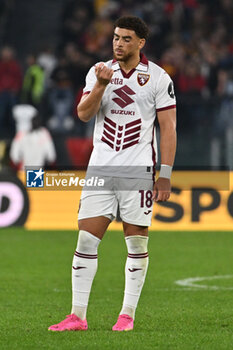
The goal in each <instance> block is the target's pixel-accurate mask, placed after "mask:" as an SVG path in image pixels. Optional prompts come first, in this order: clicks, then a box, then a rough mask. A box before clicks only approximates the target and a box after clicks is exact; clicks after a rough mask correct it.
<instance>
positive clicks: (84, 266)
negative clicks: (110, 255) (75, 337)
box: [71, 230, 100, 320]
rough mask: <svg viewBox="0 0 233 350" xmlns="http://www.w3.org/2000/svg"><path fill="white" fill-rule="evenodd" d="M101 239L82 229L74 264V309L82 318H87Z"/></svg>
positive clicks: (72, 311)
mask: <svg viewBox="0 0 233 350" xmlns="http://www.w3.org/2000/svg"><path fill="white" fill-rule="evenodd" d="M99 243H100V239H99V238H97V237H95V236H94V235H92V234H91V233H89V232H87V231H83V230H80V231H79V236H78V244H77V248H76V251H75V254H74V258H73V264H72V310H71V313H72V314H73V313H74V314H75V315H76V316H78V317H79V318H81V319H82V320H84V319H85V318H86V312H87V305H88V300H89V295H90V291H91V286H92V282H93V279H94V277H95V274H96V271H97V264H98V262H97V249H98V245H99Z"/></svg>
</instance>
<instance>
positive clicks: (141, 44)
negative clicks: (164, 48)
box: [139, 39, 146, 50]
mask: <svg viewBox="0 0 233 350" xmlns="http://www.w3.org/2000/svg"><path fill="white" fill-rule="evenodd" d="M145 43H146V39H140V40H139V49H140V50H141V49H142V48H143V47H144V45H145Z"/></svg>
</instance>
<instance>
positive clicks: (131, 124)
mask: <svg viewBox="0 0 233 350" xmlns="http://www.w3.org/2000/svg"><path fill="white" fill-rule="evenodd" d="M140 123H141V119H137V120H134V121H132V122H130V123H127V124H126V125H125V128H126V129H128V128H130V127H131V126H134V125H137V124H140Z"/></svg>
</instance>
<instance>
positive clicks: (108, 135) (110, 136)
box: [103, 130, 114, 142]
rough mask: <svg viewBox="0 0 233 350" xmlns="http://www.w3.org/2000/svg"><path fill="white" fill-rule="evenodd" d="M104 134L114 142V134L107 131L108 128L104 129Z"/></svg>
mask: <svg viewBox="0 0 233 350" xmlns="http://www.w3.org/2000/svg"><path fill="white" fill-rule="evenodd" d="M103 134H104V136H106V137H107V138H108V139H109V140H111V141H112V142H114V136H112V135H110V134H109V133H107V131H106V130H104V132H103Z"/></svg>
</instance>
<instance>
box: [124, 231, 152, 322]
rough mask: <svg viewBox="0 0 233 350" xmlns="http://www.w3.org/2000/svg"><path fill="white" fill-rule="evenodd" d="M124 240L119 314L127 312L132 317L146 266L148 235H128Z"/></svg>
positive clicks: (147, 260)
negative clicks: (124, 256) (123, 276)
mask: <svg viewBox="0 0 233 350" xmlns="http://www.w3.org/2000/svg"><path fill="white" fill-rule="evenodd" d="M125 241H126V245H127V248H128V257H127V260H126V265H125V293H124V300H123V306H122V309H121V312H120V315H122V314H127V315H129V316H130V317H132V318H133V319H134V316H135V310H136V307H137V304H138V300H139V298H140V294H141V291H142V287H143V284H144V281H145V277H146V272H147V268H148V262H149V258H148V251H147V244H148V237H145V236H128V237H126V238H125Z"/></svg>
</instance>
